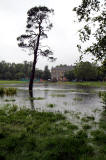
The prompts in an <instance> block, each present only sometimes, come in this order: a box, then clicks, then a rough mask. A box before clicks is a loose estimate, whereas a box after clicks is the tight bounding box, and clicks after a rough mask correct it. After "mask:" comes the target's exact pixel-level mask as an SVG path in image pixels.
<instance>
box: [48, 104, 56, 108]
mask: <svg viewBox="0 0 106 160" xmlns="http://www.w3.org/2000/svg"><path fill="white" fill-rule="evenodd" d="M47 107H49V108H53V107H55V104H52V103H50V104H47Z"/></svg>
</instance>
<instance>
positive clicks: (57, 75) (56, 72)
mask: <svg viewBox="0 0 106 160" xmlns="http://www.w3.org/2000/svg"><path fill="white" fill-rule="evenodd" d="M72 69H73V66H72V65H71V66H67V65H60V66H56V67H54V68H53V67H52V69H51V79H52V80H57V81H65V80H66V78H65V76H64V75H65V73H66V72H68V71H71V70H72Z"/></svg>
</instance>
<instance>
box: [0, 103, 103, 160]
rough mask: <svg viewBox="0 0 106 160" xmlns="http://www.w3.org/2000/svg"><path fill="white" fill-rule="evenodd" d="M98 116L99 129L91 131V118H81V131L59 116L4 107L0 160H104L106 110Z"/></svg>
mask: <svg viewBox="0 0 106 160" xmlns="http://www.w3.org/2000/svg"><path fill="white" fill-rule="evenodd" d="M101 116H102V117H101V119H100V122H99V125H100V128H98V129H96V130H93V131H90V129H91V127H92V125H91V123H90V125H89V121H90V122H92V120H94V118H93V116H86V117H84V122H83V124H82V128H83V129H80V128H81V126H79V125H75V124H73V123H71V122H70V121H68V120H67V118H66V117H65V115H63V114H60V113H52V112H38V111H36V110H31V109H27V108H19V107H18V106H16V105H12V106H11V105H5V106H4V107H1V108H0V159H1V160H11V159H13V160H20V159H22V160H66V159H67V160H105V158H106V133H105V128H104V125H105V126H106V123H104V125H103V126H102V125H101V124H103V122H106V110H105V109H104V110H103V112H102V114H101ZM90 135H91V136H90Z"/></svg>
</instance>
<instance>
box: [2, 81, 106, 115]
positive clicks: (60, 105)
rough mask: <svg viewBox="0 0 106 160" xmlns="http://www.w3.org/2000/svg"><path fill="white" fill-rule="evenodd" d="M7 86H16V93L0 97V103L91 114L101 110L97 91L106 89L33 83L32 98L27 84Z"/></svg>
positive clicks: (42, 109)
mask: <svg viewBox="0 0 106 160" xmlns="http://www.w3.org/2000/svg"><path fill="white" fill-rule="evenodd" d="M4 87H5V85H4ZM6 87H7V85H6ZM8 87H15V88H17V94H16V95H14V96H3V97H0V105H3V104H7V103H9V104H16V105H18V106H25V107H28V108H33V109H38V110H41V111H53V112H54V111H59V112H61V113H64V112H72V111H75V112H81V113H82V114H88V115H92V114H93V113H94V111H95V110H101V108H102V103H101V99H100V97H99V95H98V93H99V91H104V90H106V88H105V87H101V88H98V87H97V88H96V87H89V86H71V85H68V84H67V85H65V84H64V85H63V84H50V83H41V84H40V83H38V84H37V83H36V84H34V98H33V99H30V98H29V92H28V84H8ZM48 106H52V107H48Z"/></svg>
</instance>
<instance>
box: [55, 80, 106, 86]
mask: <svg viewBox="0 0 106 160" xmlns="http://www.w3.org/2000/svg"><path fill="white" fill-rule="evenodd" d="M58 83H60V84H68V85H78V86H89V87H101V86H106V82H98V81H95V82H58Z"/></svg>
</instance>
